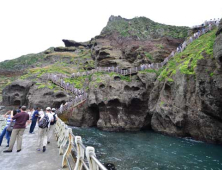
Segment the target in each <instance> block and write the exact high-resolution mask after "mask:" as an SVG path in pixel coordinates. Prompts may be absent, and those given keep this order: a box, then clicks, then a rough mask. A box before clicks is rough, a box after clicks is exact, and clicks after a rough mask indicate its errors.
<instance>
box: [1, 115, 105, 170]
mask: <svg viewBox="0 0 222 170" xmlns="http://www.w3.org/2000/svg"><path fill="white" fill-rule="evenodd" d="M4 124H5V120H4V119H2V116H0V129H1V131H2V127H4ZM29 128H30V125H28V126H27V128H26V129H25V132H24V135H23V141H22V150H21V151H20V152H17V146H16V143H15V145H14V148H13V151H12V152H11V153H4V152H3V151H4V150H7V147H6V145H7V142H6V139H5V137H4V139H3V142H2V145H1V146H0V153H1V154H0V160H1V161H0V167H1V168H0V169H1V170H26V169H27V170H40V169H41V170H73V169H74V170H85V169H86V170H100V169H101V170H107V169H106V168H105V167H104V165H102V163H100V161H99V160H98V159H97V158H96V155H95V150H94V148H93V147H89V146H87V147H86V146H84V145H83V143H82V139H81V137H80V136H75V135H73V133H72V130H71V128H68V126H67V125H66V124H65V123H64V122H63V121H62V120H61V119H59V118H58V120H57V123H56V125H55V131H54V132H55V135H53V137H52V138H51V140H50V144H47V146H46V151H45V152H42V148H41V151H37V140H38V126H37V125H36V128H35V130H34V132H35V133H34V134H30V133H29Z"/></svg>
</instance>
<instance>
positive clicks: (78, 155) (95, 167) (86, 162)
mask: <svg viewBox="0 0 222 170" xmlns="http://www.w3.org/2000/svg"><path fill="white" fill-rule="evenodd" d="M55 135H56V140H57V145H58V147H59V154H60V155H63V159H62V167H63V168H64V167H66V166H67V167H69V169H70V170H107V169H106V168H105V166H104V165H103V164H102V163H101V162H100V161H99V160H98V159H97V158H96V154H95V149H94V148H93V147H91V146H85V145H84V144H83V143H82V138H81V136H75V135H74V134H73V133H72V129H71V128H68V126H67V125H66V124H65V123H64V122H63V121H62V120H61V119H59V118H58V120H57V122H56V127H55Z"/></svg>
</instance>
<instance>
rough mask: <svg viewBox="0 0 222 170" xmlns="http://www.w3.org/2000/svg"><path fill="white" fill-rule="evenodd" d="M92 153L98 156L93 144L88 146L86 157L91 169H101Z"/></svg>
mask: <svg viewBox="0 0 222 170" xmlns="http://www.w3.org/2000/svg"><path fill="white" fill-rule="evenodd" d="M91 155H93V156H94V157H96V154H95V149H94V148H93V147H91V146H88V147H86V158H87V160H88V163H89V169H90V170H99V167H98V165H97V164H96V163H95V161H93V160H92V158H91Z"/></svg>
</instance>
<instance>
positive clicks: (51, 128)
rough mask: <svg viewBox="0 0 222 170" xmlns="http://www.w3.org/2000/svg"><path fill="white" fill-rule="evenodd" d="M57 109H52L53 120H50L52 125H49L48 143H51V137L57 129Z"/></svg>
mask: <svg viewBox="0 0 222 170" xmlns="http://www.w3.org/2000/svg"><path fill="white" fill-rule="evenodd" d="M55 111H56V109H55V108H52V111H51V113H50V114H51V116H52V117H51V118H52V120H51V122H50V127H49V130H48V136H47V143H48V144H49V143H50V139H51V137H52V135H53V133H54V129H55V123H56V121H57V114H56V113H55Z"/></svg>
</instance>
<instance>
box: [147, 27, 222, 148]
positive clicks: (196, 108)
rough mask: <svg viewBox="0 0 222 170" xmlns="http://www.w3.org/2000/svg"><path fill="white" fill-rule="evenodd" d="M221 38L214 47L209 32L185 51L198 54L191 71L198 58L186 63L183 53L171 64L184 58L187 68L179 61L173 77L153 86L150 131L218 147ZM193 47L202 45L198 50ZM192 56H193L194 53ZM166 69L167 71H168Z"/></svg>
mask: <svg viewBox="0 0 222 170" xmlns="http://www.w3.org/2000/svg"><path fill="white" fill-rule="evenodd" d="M221 36H222V34H218V35H217V38H216V41H215V43H214V40H215V31H213V32H211V33H208V35H204V36H203V37H200V39H199V40H198V42H196V43H195V42H194V43H193V44H191V47H188V48H187V51H189V50H190V48H192V46H195V48H196V49H199V50H200V51H197V53H196V54H198V53H199V54H200V55H201V57H199V59H198V60H197V62H196V65H195V67H194V69H193V70H192V64H193V63H192V62H193V61H192V60H195V57H196V58H198V55H196V56H193V58H192V60H190V59H189V54H186V51H185V53H183V54H181V55H180V56H177V57H176V59H175V60H177V61H178V59H179V58H186V57H187V58H188V59H189V60H187V61H189V62H188V66H185V65H183V64H185V63H186V61H182V64H181V65H180V67H175V69H176V70H175V71H176V73H174V74H172V76H170V74H171V73H170V72H168V76H169V77H167V78H166V79H164V80H162V81H156V82H155V86H154V88H153V90H152V92H151V95H150V99H149V104H150V106H149V109H150V111H151V113H152V119H151V126H152V129H154V130H155V131H158V132H162V133H165V134H170V135H173V136H186V137H192V138H194V139H198V140H203V141H208V142H216V143H220V144H221V143H222V105H221V102H222V70H221V62H220V56H221V50H222V45H221V42H222V41H221ZM210 37H211V38H210ZM201 41H203V42H201ZM197 43H199V44H201V43H203V44H202V45H201V46H200V47H201V48H199V47H198V45H197ZM213 44H214V54H213V53H212V49H213ZM208 45H209V46H208ZM204 46H205V48H203V47H204ZM207 46H208V47H207ZM210 49H211V51H210ZM193 53H194V54H195V51H193ZM185 60H186V59H185ZM172 62H174V60H172V61H171V63H172ZM180 62H181V61H180ZM177 64H179V63H177ZM182 68H186V69H187V70H184V69H182ZM167 69H168V70H170V68H169V67H168V68H167ZM184 72H186V73H189V74H184ZM162 76H163V74H162ZM160 78H161V75H160Z"/></svg>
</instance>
